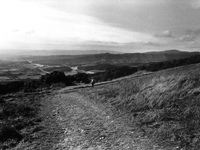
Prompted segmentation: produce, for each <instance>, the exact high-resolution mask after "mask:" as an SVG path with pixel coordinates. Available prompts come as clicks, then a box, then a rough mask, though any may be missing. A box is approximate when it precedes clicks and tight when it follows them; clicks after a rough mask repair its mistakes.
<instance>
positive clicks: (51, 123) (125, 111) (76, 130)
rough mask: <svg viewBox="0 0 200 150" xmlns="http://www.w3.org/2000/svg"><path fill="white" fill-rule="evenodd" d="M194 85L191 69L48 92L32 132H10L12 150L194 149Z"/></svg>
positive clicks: (197, 68)
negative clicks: (15, 137)
mask: <svg viewBox="0 0 200 150" xmlns="http://www.w3.org/2000/svg"><path fill="white" fill-rule="evenodd" d="M199 82H200V64H195V65H188V66H183V67H179V68H173V69H167V70H163V71H158V72H155V73H152V74H149V75H143V76H139V77H134V76H130V77H129V78H122V79H121V80H118V81H114V82H113V81H112V82H109V83H107V84H99V85H96V86H95V87H94V88H92V87H88V86H85V87H67V88H64V89H61V90H54V91H52V93H49V94H46V95H42V98H40V100H38V99H37V101H35V102H39V104H40V105H41V106H38V107H40V109H39V110H40V111H39V116H40V121H39V122H38V121H37V123H36V125H35V124H33V125H32V126H33V127H31V128H34V129H33V130H27V129H26V127H22V128H19V129H18V128H16V129H17V133H19V134H20V135H22V137H23V139H22V140H21V139H19V140H20V141H18V142H20V144H18V145H17V147H16V149H25V148H27V149H61V150H62V149H63V150H64V149H124V150H129V149H130V150H134V149H143V150H155V149H162V150H175V149H176V150H178V149H179V150H180V149H186V150H199V149H200V128H199V127H200V115H199V114H200V101H199V98H200V84H199ZM34 95H37V94H36V93H35V94H34ZM14 101H16V100H15V97H13V98H10V97H9V96H7V97H6V99H5V101H3V103H5V104H6V103H7V102H9V103H13V102H14ZM26 101H28V99H26ZM30 102H32V101H30ZM3 112H6V111H3ZM1 115H4V113H2V112H1V113H0V116H1ZM7 115H11V114H7ZM14 121H15V120H14ZM36 127H37V128H36ZM38 127H39V129H38ZM28 128H29V127H28ZM29 131H31V132H30V133H29ZM4 144H5V143H4Z"/></svg>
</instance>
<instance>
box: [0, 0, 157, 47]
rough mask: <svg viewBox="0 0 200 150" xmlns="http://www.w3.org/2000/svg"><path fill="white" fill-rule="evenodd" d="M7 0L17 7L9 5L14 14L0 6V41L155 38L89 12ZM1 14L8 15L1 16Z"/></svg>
mask: <svg viewBox="0 0 200 150" xmlns="http://www.w3.org/2000/svg"><path fill="white" fill-rule="evenodd" d="M10 1H12V2H15V3H14V5H15V6H16V7H11V8H10V9H12V10H13V12H15V13H10V9H0V17H1V16H2V22H3V25H2V28H0V32H1V31H2V32H1V35H0V43H4V44H7V46H8V45H10V44H12V43H18V44H22V45H23V44H25V45H28V44H29V45H34V44H37V45H39V44H41V45H45V44H46V45H48V44H63V45H64V46H66V45H76V44H77V43H83V42H88V41H94V42H102V43H119V44H126V43H131V42H135V43H140V42H155V41H156V38H155V37H154V36H152V35H150V34H147V33H143V32H138V31H134V30H128V29H123V28H119V27H115V26H112V25H111V24H108V23H105V22H103V21H102V20H100V19H97V18H95V17H91V16H89V15H84V14H79V13H74V12H63V11H59V10H56V9H53V8H51V7H46V6H45V5H40V3H28V2H27V1H26V2H23V1H21V0H10ZM18 2H19V3H18ZM1 4H2V5H1ZM0 5H1V6H0V8H3V7H5V6H6V7H9V5H10V4H9V3H8V2H6V1H5V2H0ZM24 12H26V13H24ZM2 14H8V15H7V17H4V16H3V15H2ZM11 29H18V30H20V32H19V33H18V34H14V33H13V32H8V31H11ZM33 33H34V34H33ZM30 34H31V35H32V36H31V37H30V36H29V35H30ZM1 37H3V38H1Z"/></svg>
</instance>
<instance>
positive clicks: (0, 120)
mask: <svg viewBox="0 0 200 150" xmlns="http://www.w3.org/2000/svg"><path fill="white" fill-rule="evenodd" d="M40 96H41V95H39V94H37V95H34V94H33V95H32V94H31V95H24V94H13V95H5V96H1V97H0V149H10V148H12V147H14V146H16V145H17V144H18V143H19V142H20V141H22V140H23V141H26V142H28V141H32V140H33V139H34V134H35V132H37V131H39V130H41V129H42V126H40V125H39V124H40V122H41V118H40V117H39V115H38V113H39V111H40V106H41V105H40V100H39V99H40V98H39V97H40Z"/></svg>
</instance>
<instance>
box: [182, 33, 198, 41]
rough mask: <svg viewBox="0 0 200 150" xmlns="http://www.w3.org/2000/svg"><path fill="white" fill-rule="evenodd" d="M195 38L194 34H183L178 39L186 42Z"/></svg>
mask: <svg viewBox="0 0 200 150" xmlns="http://www.w3.org/2000/svg"><path fill="white" fill-rule="evenodd" d="M196 38H197V36H196V35H184V36H181V37H180V38H179V40H180V41H182V42H188V41H195V40H196Z"/></svg>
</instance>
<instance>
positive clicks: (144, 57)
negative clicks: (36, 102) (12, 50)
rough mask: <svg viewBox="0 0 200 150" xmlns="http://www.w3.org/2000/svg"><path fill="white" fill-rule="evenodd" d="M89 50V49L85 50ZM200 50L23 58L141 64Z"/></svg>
mask: <svg viewBox="0 0 200 150" xmlns="http://www.w3.org/2000/svg"><path fill="white" fill-rule="evenodd" d="M87 52H89V51H87ZM198 54H200V52H186V51H179V50H167V51H160V52H147V53H121V54H119V53H118V54H116V53H115V54H113V53H100V54H86V52H85V53H84V54H81V55H47V56H23V57H22V58H23V59H26V60H27V59H28V60H32V61H33V62H35V63H39V64H71V65H92V64H141V63H149V62H161V61H171V60H175V59H182V58H187V57H190V56H193V55H198Z"/></svg>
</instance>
